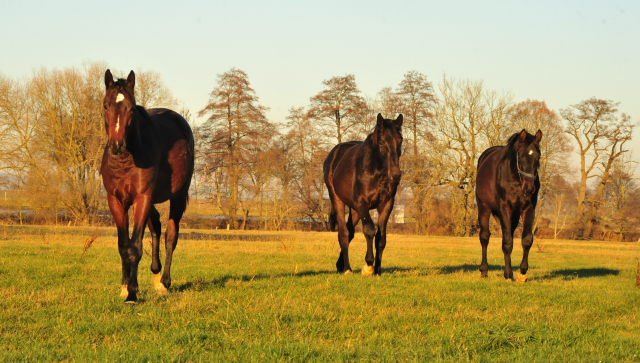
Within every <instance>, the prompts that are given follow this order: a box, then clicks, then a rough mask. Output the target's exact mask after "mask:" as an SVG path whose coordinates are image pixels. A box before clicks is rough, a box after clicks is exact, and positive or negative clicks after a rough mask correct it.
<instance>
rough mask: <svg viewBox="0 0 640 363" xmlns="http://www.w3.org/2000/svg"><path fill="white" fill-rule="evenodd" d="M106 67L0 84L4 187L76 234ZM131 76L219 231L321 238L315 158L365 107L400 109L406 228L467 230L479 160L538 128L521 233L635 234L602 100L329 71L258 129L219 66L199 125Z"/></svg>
mask: <svg viewBox="0 0 640 363" xmlns="http://www.w3.org/2000/svg"><path fill="white" fill-rule="evenodd" d="M107 68H108V67H107V66H106V64H105V63H102V62H91V63H86V64H84V65H83V67H80V68H76V67H70V68H65V69H62V70H46V69H41V70H39V71H36V72H34V74H33V75H32V77H31V78H28V79H24V80H13V79H11V78H8V77H5V76H0V133H1V135H2V136H3V141H4V143H3V144H2V146H1V147H0V158H1V166H0V167H1V168H2V172H3V173H2V175H3V183H4V184H5V189H12V190H20V191H22V192H24V193H25V195H26V197H25V198H27V199H28V205H29V207H30V208H32V209H38V208H39V209H42V210H50V211H53V210H55V211H56V216H57V211H58V210H64V211H65V212H67V213H69V214H70V216H71V217H72V218H73V219H74V220H76V221H78V222H79V223H85V224H90V223H96V221H97V220H98V219H99V215H100V211H101V210H102V211H104V210H105V208H104V191H103V188H102V185H101V184H102V183H101V180H100V175H99V162H100V158H101V155H102V150H103V147H104V143H105V134H104V130H103V126H102V125H103V118H102V98H103V95H104V89H103V88H104V87H103V83H102V77H103V75H104V70H105V69H107ZM136 78H137V79H136V89H135V92H136V100H137V102H138V104H139V105H141V106H144V107H146V108H153V107H167V108H172V109H175V110H177V111H178V112H180V113H181V114H183V115H184V116H185V118H186V119H187V120H188V121H190V122H191V123H192V127H193V130H194V136H195V140H196V172H195V176H194V180H193V182H192V192H191V193H192V200H193V199H194V198H195V200H196V202H197V203H204V204H208V205H210V206H211V207H212V208H211V210H214V211H215V213H216V214H220V215H221V216H222V218H224V220H225V221H226V223H227V224H228V225H229V227H230V228H233V229H245V228H248V224H249V221H250V220H253V221H254V222H253V227H252V228H265V229H276V230H277V229H282V228H300V225H301V224H303V223H316V224H318V225H321V226H323V227H324V228H326V215H327V212H328V208H329V204H328V201H327V195H326V188H325V186H324V181H323V175H322V163H323V161H324V158H325V157H326V155H327V153H328V152H329V150H331V148H332V147H333V146H334V145H335V144H336V143H339V142H344V141H349V140H363V139H364V138H365V137H366V135H367V134H369V133H370V132H371V130H372V129H373V126H374V125H375V117H376V115H377V114H378V113H381V114H382V115H383V116H384V117H385V118H395V117H396V115H397V114H399V113H402V114H403V115H404V120H405V121H404V124H403V130H402V132H403V136H404V142H403V156H402V158H401V161H402V169H403V178H402V182H401V185H400V188H399V193H398V199H399V200H398V201H397V202H396V204H400V205H404V210H405V212H406V217H407V218H406V221H407V222H409V223H407V226H408V227H407V228H409V230H410V231H411V232H415V233H419V234H440V235H459V236H470V235H472V234H474V233H476V232H477V217H476V206H475V191H474V184H475V176H476V166H477V159H478V157H479V156H480V154H481V153H482V152H483V151H484V150H485V149H487V148H488V147H491V146H495V145H502V144H503V143H504V142H505V141H506V139H507V138H508V137H509V136H510V135H511V134H513V133H514V132H518V131H520V130H522V129H527V130H528V131H530V132H535V131H536V130H538V129H540V130H541V131H542V134H543V141H542V150H541V152H542V159H541V162H540V168H539V170H538V172H539V177H540V181H541V190H540V192H539V204H538V205H539V206H540V207H539V208H538V209H537V216H536V222H535V227H534V230H537V231H539V232H538V234H539V235H540V234H541V233H542V234H544V236H545V237H551V238H556V237H558V236H559V237H562V238H618V239H621V238H624V236H631V237H629V238H636V239H637V236H636V237H633V236H634V235H633V234H634V233H636V234H637V233H638V232H639V228H640V215H639V214H640V209H639V208H638V206H640V187H639V185H638V182H637V179H635V178H634V174H635V166H636V161H635V160H634V158H633V155H631V152H630V150H629V144H630V142H631V136H632V132H633V130H634V128H635V127H636V126H637V122H635V121H633V120H632V119H631V117H630V116H628V115H626V114H623V113H621V112H620V111H619V110H618V106H619V104H618V103H617V102H615V101H611V100H604V99H597V98H590V99H587V100H583V101H579V102H578V103H576V104H574V105H569V106H567V107H566V108H563V109H560V110H559V111H557V112H556V111H554V110H550V109H549V108H548V107H547V105H546V104H545V102H544V101H542V100H526V101H522V102H515V101H514V97H513V95H512V94H511V93H509V92H504V91H503V92H498V91H495V90H491V89H488V88H487V87H485V85H484V83H483V82H482V81H472V80H466V79H454V78H451V77H448V76H446V75H443V76H442V78H441V79H440V80H439V81H438V82H436V83H434V82H433V81H431V80H430V79H429V78H428V77H427V76H426V75H424V74H422V73H420V72H417V71H409V72H407V73H406V74H404V76H403V78H402V79H400V80H399V82H398V84H397V85H396V86H389V87H385V88H383V89H381V90H380V91H379V92H378V93H377V94H375V95H364V94H363V93H362V92H361V91H360V90H359V88H358V86H357V83H356V79H355V77H354V76H353V75H345V76H336V77H332V78H330V79H327V80H325V81H323V83H322V85H318V89H319V91H318V93H317V94H315V95H309V103H308V104H306V105H296V106H292V107H291V108H290V109H289V111H288V115H287V116H286V117H285V119H284V120H270V119H269V118H268V117H267V116H266V113H267V111H268V108H267V107H266V106H264V105H261V104H260V102H259V97H258V95H257V93H256V91H255V90H254V89H253V88H252V87H251V84H250V82H249V76H248V75H247V74H246V73H245V72H244V71H242V70H240V69H236V68H232V69H230V70H228V71H226V72H224V73H221V74H219V75H218V76H217V78H216V80H215V81H214V84H213V87H212V91H211V93H210V95H209V100H208V102H207V103H206V104H205V105H203V106H202V109H200V110H198V111H197V115H198V116H200V117H203V118H204V122H202V123H199V124H195V123H193V121H192V120H191V119H192V116H191V113H190V112H189V110H187V109H186V108H185V107H184V106H182V105H181V103H180V102H179V101H178V100H176V99H175V97H174V96H173V95H172V94H171V92H170V90H169V88H168V87H167V86H166V85H165V84H164V82H163V81H162V79H161V76H160V74H158V73H157V72H153V71H144V70H138V71H136ZM573 159H575V160H577V161H578V163H579V170H577V171H576V170H575V169H573V167H572V163H571V160H573ZM494 226H495V224H494ZM543 231H544V233H543ZM493 232H494V233H497V234H499V228H497V227H496V228H495V230H494V231H493ZM545 233H546V234H545Z"/></svg>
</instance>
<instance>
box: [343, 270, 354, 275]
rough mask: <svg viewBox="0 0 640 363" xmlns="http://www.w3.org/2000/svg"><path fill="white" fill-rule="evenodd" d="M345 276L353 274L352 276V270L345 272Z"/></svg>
mask: <svg viewBox="0 0 640 363" xmlns="http://www.w3.org/2000/svg"><path fill="white" fill-rule="evenodd" d="M344 274H345V275H351V274H352V272H351V270H347V271H345V272H344Z"/></svg>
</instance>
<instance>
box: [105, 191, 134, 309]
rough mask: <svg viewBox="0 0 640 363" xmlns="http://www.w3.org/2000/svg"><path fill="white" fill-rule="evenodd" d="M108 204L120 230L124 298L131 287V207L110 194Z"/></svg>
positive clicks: (119, 242)
mask: <svg viewBox="0 0 640 363" xmlns="http://www.w3.org/2000/svg"><path fill="white" fill-rule="evenodd" d="M107 202H108V203H109V210H110V211H111V215H112V216H113V220H114V222H115V224H116V229H117V230H118V253H119V254H120V260H121V263H122V283H121V285H120V287H121V288H120V296H122V297H123V298H125V297H127V295H129V293H128V291H127V287H128V286H129V275H130V271H129V263H128V258H127V257H128V253H127V250H128V248H129V214H128V211H129V205H126V206H125V205H123V204H122V203H121V202H120V200H118V198H116V197H115V196H113V195H111V194H109V195H108V196H107Z"/></svg>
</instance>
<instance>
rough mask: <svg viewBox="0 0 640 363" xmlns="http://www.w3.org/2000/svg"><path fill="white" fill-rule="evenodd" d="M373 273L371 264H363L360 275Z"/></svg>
mask: <svg viewBox="0 0 640 363" xmlns="http://www.w3.org/2000/svg"><path fill="white" fill-rule="evenodd" d="M372 275H373V266H369V265H364V267H363V268H362V276H372Z"/></svg>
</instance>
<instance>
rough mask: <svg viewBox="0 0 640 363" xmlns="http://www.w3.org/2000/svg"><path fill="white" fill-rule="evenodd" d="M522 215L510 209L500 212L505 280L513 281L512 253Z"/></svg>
mask: <svg viewBox="0 0 640 363" xmlns="http://www.w3.org/2000/svg"><path fill="white" fill-rule="evenodd" d="M519 218H520V215H519V214H518V213H513V211H512V210H511V209H509V208H503V209H502V210H501V211H500V226H501V227H502V228H501V229H502V253H503V254H504V278H505V279H507V280H513V271H512V269H511V252H512V251H513V232H514V231H515V229H516V228H517V227H518V219H519Z"/></svg>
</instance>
